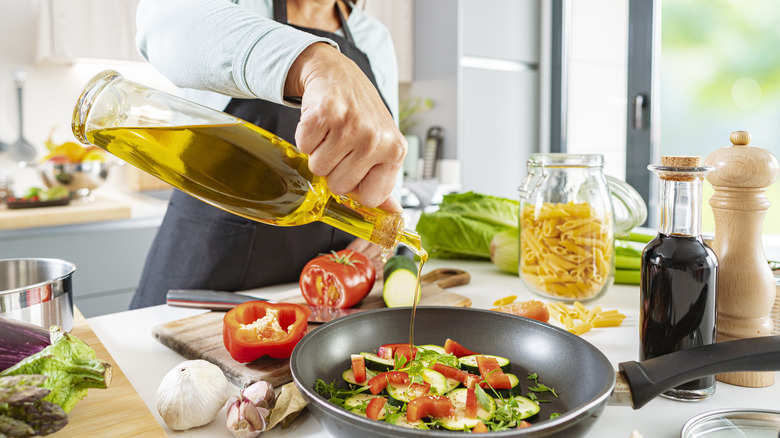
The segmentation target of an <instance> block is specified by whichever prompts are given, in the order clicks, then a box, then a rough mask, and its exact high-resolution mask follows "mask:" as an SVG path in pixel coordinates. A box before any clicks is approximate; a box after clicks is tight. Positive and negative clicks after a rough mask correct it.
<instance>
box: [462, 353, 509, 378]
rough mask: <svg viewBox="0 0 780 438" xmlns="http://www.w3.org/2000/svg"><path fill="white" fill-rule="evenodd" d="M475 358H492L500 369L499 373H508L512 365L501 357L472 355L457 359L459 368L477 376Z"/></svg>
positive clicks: (477, 368) (477, 369)
mask: <svg viewBox="0 0 780 438" xmlns="http://www.w3.org/2000/svg"><path fill="white" fill-rule="evenodd" d="M477 356H485V357H492V358H494V359H496V361H497V362H498V366H500V367H501V371H503V372H505V373H508V372H509V370H510V369H511V368H512V364H511V363H509V359H507V358H505V357H501V356H493V355H491V354H472V355H471V356H463V357H461V358H459V359H458V361H459V362H460V367H461V368H462V369H464V370H466V371H468V372H470V373H471V374H476V375H479V367H477Z"/></svg>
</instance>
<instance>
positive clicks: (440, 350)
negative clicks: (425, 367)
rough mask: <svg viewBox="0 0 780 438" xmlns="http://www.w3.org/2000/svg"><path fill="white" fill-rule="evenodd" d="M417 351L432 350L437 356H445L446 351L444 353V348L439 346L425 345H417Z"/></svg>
mask: <svg viewBox="0 0 780 438" xmlns="http://www.w3.org/2000/svg"><path fill="white" fill-rule="evenodd" d="M417 349H418V350H432V351H435V352H437V353H439V354H447V352H446V351H444V347H442V346H441V345H433V344H426V345H418V346H417Z"/></svg>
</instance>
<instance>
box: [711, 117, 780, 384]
mask: <svg viewBox="0 0 780 438" xmlns="http://www.w3.org/2000/svg"><path fill="white" fill-rule="evenodd" d="M731 143H732V146H729V147H724V148H720V149H717V150H715V151H714V152H712V153H711V154H710V155H709V156H707V158H706V159H705V163H704V164H705V165H707V166H713V167H715V171H714V172H712V173H710V174H709V175H708V176H707V180H708V181H709V182H710V183H711V184H712V186H713V188H714V189H715V194H714V195H713V196H712V198H710V206H711V207H712V211H713V213H714V215H715V240H714V241H713V244H712V249H713V250H714V251H715V254H716V255H717V256H718V262H719V264H720V268H719V272H718V300H717V302H718V304H717V307H718V317H717V332H716V342H723V341H729V340H733V339H743V338H751V337H757V336H770V335H771V334H772V320H771V318H770V313H771V311H772V306H773V304H774V301H775V295H776V289H775V280H774V276H773V275H772V271H771V269H770V268H769V265H768V263H767V260H766V256H765V255H764V247H763V243H762V226H763V223H764V216H766V211H767V209H768V208H769V200H768V199H767V198H766V196H764V191H766V189H767V187H769V186H770V185H772V183H773V182H774V181H775V180H776V179H777V176H778V168H779V167H780V166H779V165H778V161H777V158H775V156H774V155H772V153H771V152H769V151H767V150H765V149H761V148H758V147H753V146H749V143H750V133H749V132H747V131H735V132H732V133H731ZM716 379H717V380H719V381H721V382H725V383H730V384H732V385H738V386H747V387H754V388H760V387H765V386H771V385H772V384H774V382H775V373H773V372H738V373H726V374H719V375H717V376H716Z"/></svg>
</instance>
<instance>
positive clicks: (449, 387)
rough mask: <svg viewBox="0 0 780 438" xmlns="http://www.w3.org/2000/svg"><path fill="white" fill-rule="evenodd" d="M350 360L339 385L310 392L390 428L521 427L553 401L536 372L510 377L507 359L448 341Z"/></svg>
mask: <svg viewBox="0 0 780 438" xmlns="http://www.w3.org/2000/svg"><path fill="white" fill-rule="evenodd" d="M350 362H351V366H350V367H349V368H348V369H346V370H344V372H343V374H342V377H343V380H344V382H345V383H344V384H342V385H339V384H337V383H336V382H332V383H330V384H328V383H327V382H325V381H323V380H321V379H320V380H317V387H316V390H317V392H318V393H319V394H320V395H322V396H323V397H326V398H328V399H329V400H330V401H331V402H332V403H334V404H336V405H338V406H341V407H343V408H344V409H347V410H349V411H351V412H353V413H355V414H357V415H361V416H365V417H368V418H370V419H374V420H377V421H385V422H388V423H392V424H396V425H398V426H404V427H411V428H418V429H439V428H441V429H448V430H463V431H471V432H488V431H495V430H506V429H510V428H515V427H520V428H522V427H528V426H530V424H531V423H529V422H528V420H530V419H533V418H535V417H536V416H538V415H537V414H538V413H539V404H540V403H544V402H545V401H549V400H550V399H551V398H557V397H558V395H557V394H556V392H555V390H554V389H553V388H549V387H547V386H545V385H544V384H541V383H539V379H538V376H537V375H536V374H529V375H528V376H522V377H521V376H516V375H515V374H512V373H511V372H510V371H511V369H512V365H511V364H510V362H509V360H508V359H506V358H504V357H501V356H495V355H490V354H478V353H475V352H474V351H471V350H469V349H467V348H465V347H463V346H462V345H460V344H459V343H457V342H456V341H453V340H451V339H447V341H446V342H445V344H444V346H439V345H418V346H414V347H412V346H411V345H409V344H403V343H399V344H385V345H382V346H380V347H379V349H378V350H377V352H376V353H366V352H362V353H359V354H353V355H351V357H350ZM345 368H346V366H345ZM521 380H523V381H524V382H521ZM345 387H346V388H345ZM556 415H557V414H552V415H551V417H555V416H556Z"/></svg>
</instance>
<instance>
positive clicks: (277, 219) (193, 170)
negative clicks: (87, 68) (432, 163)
mask: <svg viewBox="0 0 780 438" xmlns="http://www.w3.org/2000/svg"><path fill="white" fill-rule="evenodd" d="M73 133H74V135H75V136H76V137H77V138H78V139H79V140H80V141H81V142H82V143H86V144H94V145H97V146H99V147H101V148H103V149H106V150H107V151H108V152H110V153H112V154H113V155H115V156H117V157H119V158H121V159H123V160H125V161H126V162H128V163H130V164H132V165H134V166H136V167H138V168H140V169H141V170H144V171H146V172H148V173H149V174H151V175H154V176H156V177H158V178H160V179H161V180H163V181H165V182H168V183H169V184H171V185H173V186H174V187H176V188H178V189H181V190H182V191H184V192H187V193H189V194H190V195H193V196H195V197H197V198H199V199H201V200H203V201H205V202H208V203H210V204H212V205H214V206H216V207H219V208H221V209H223V210H226V211H229V212H232V213H234V214H237V215H239V216H243V217H246V218H249V219H252V220H256V221H259V222H263V223H267V224H271V225H278V226H295V225H303V224H307V223H311V222H314V221H322V222H325V223H327V224H329V225H331V226H333V227H336V228H339V229H341V230H344V231H346V232H348V233H350V234H353V235H355V236H357V237H361V238H363V239H365V240H368V241H371V242H374V243H377V244H379V245H380V246H381V247H382V248H383V250H384V252H383V257H387V256H388V255H389V254H390V253H391V252H392V251H393V250H394V249H395V247H396V245H397V244H398V243H402V244H404V245H409V246H410V248H411V249H412V250H413V251H415V252H416V253H420V252H422V251H423V250H422V248H421V247H420V244H419V242H420V239H419V236H418V235H417V233H415V232H414V231H409V230H405V229H404V220H403V217H402V216H401V215H399V214H391V213H388V212H385V211H383V210H381V209H378V208H368V207H365V206H362V205H360V204H358V203H356V202H355V201H353V200H352V199H350V198H349V197H347V196H336V195H333V194H332V193H331V192H330V191H329V190H328V186H327V183H326V181H325V179H324V178H322V177H318V176H316V175H314V174H312V173H311V171H310V170H309V166H308V157H307V156H306V155H305V154H303V153H301V152H300V151H299V150H298V149H297V148H296V147H295V146H293V145H292V144H291V143H288V142H287V141H285V140H283V139H281V138H279V137H278V136H276V135H274V134H272V133H270V132H268V131H265V130H263V129H261V128H259V127H257V126H255V125H252V124H251V123H248V122H246V121H244V120H241V119H238V118H236V117H233V116H230V115H228V114H225V113H223V112H220V111H215V110H213V109H210V108H206V107H203V106H201V105H198V104H196V103H193V102H189V101H187V100H184V99H181V98H178V97H176V96H172V95H170V94H167V93H164V92H162V91H159V90H154V89H151V88H148V87H145V86H143V85H140V84H137V83H135V82H131V81H128V80H126V79H124V78H123V77H122V76H121V75H120V74H119V73H117V72H114V71H110V70H109V71H105V72H102V73H100V74H98V75H97V76H95V77H94V78H93V79H92V80H91V81H90V82H89V83H88V84H87V85H86V87H85V89H84V91H83V92H82V94H81V96H80V97H79V100H78V102H77V104H76V108H75V109H74V114H73Z"/></svg>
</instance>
